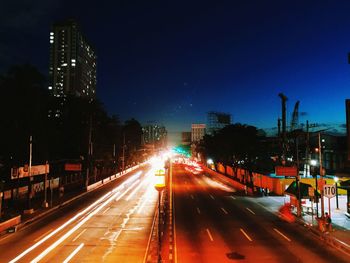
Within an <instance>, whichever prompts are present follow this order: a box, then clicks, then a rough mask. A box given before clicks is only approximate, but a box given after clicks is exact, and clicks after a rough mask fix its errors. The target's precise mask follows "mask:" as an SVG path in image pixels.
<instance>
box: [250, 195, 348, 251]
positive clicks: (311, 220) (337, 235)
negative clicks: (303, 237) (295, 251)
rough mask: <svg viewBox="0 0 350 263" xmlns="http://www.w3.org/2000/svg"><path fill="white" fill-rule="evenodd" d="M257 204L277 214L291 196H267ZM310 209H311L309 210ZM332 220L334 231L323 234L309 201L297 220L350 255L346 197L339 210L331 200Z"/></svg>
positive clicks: (340, 198)
mask: <svg viewBox="0 0 350 263" xmlns="http://www.w3.org/2000/svg"><path fill="white" fill-rule="evenodd" d="M255 201H256V202H258V203H260V204H262V205H263V206H265V207H267V208H268V209H269V210H270V211H271V212H274V213H277V212H278V209H279V208H280V207H281V206H282V205H283V204H284V203H287V202H289V201H290V198H289V196H267V197H260V198H256V199H255ZM324 204H325V206H324V209H325V210H324V211H325V212H329V207H328V199H327V198H325V200H324ZM308 207H309V208H308ZM330 207H331V211H330V212H331V218H332V228H333V230H332V231H330V232H327V233H322V232H321V231H320V230H319V227H318V224H317V220H316V214H314V215H313V217H312V212H311V202H309V201H307V202H306V204H305V205H303V213H302V217H301V218H300V219H299V220H297V222H298V223H300V224H303V225H304V226H305V227H307V228H308V229H309V230H310V231H312V233H314V234H315V235H317V236H318V237H320V238H321V239H323V240H324V241H325V242H327V243H328V244H330V245H332V246H333V247H336V248H338V249H340V250H342V251H344V252H346V253H348V254H349V255H350V218H348V217H347V216H346V214H345V212H346V196H339V209H336V199H335V198H332V199H331V200H330ZM318 209H319V216H321V204H319V207H318ZM315 210H316V205H315V204H314V211H315ZM295 212H296V211H295Z"/></svg>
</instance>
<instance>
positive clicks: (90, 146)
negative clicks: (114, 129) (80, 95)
mask: <svg viewBox="0 0 350 263" xmlns="http://www.w3.org/2000/svg"><path fill="white" fill-rule="evenodd" d="M91 157H92V116H91V115H90V121H89V138H88V156H87V160H86V162H87V165H86V166H87V168H86V178H85V187H86V188H87V187H88V186H89V177H90V173H91Z"/></svg>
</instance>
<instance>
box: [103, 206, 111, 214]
mask: <svg viewBox="0 0 350 263" xmlns="http://www.w3.org/2000/svg"><path fill="white" fill-rule="evenodd" d="M109 209H111V208H110V207H107V209H106V210H105V211H103V212H102V214H105V213H106V212H107V211H108V210H109Z"/></svg>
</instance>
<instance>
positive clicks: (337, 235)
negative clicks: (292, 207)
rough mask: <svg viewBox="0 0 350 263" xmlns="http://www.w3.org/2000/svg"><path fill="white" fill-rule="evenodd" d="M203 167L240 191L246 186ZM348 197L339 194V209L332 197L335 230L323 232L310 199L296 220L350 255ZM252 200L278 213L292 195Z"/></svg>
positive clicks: (209, 173) (326, 207)
mask: <svg viewBox="0 0 350 263" xmlns="http://www.w3.org/2000/svg"><path fill="white" fill-rule="evenodd" d="M203 169H204V171H205V173H206V174H207V175H209V176H212V177H215V178H216V179H217V180H219V181H221V182H224V183H227V184H229V185H231V186H233V187H235V188H237V189H239V190H240V191H242V190H241V189H242V188H244V184H242V183H241V182H239V181H237V180H236V179H234V178H229V177H227V176H225V175H222V174H220V173H218V172H216V171H212V170H210V169H208V168H207V167H205V166H203ZM245 189H247V188H245ZM248 190H250V191H247V194H248V195H249V196H253V195H254V194H253V193H252V189H250V187H248ZM346 199H347V197H346V196H345V195H341V196H338V206H339V209H337V208H336V207H337V206H336V197H334V198H331V199H330V208H331V211H330V215H331V219H332V227H333V231H330V232H327V233H323V232H321V231H320V230H319V226H318V224H317V220H316V212H314V215H313V216H312V212H311V211H312V210H311V202H310V201H308V200H306V203H305V204H303V213H302V217H301V218H299V219H298V220H297V221H296V222H297V223H299V224H301V225H303V226H305V227H307V228H308V229H309V230H310V231H311V232H312V233H313V234H315V235H316V236H318V237H319V238H321V239H322V240H324V241H325V242H326V243H327V244H329V245H331V246H333V247H335V248H337V249H339V250H342V251H343V252H345V253H347V254H348V255H350V218H349V217H348V216H347V215H346V206H347V204H346ZM252 200H254V201H255V202H257V203H260V204H261V205H263V206H264V207H265V208H267V209H268V210H270V211H271V212H272V213H276V214H277V213H278V210H279V208H280V207H281V206H282V205H284V204H285V203H290V196H288V195H285V196H274V195H270V196H264V197H254V198H253V199H252ZM313 208H314V211H316V204H313ZM318 211H319V216H321V200H320V203H319V204H318ZM324 212H328V213H329V205H328V198H324ZM295 214H296V211H295Z"/></svg>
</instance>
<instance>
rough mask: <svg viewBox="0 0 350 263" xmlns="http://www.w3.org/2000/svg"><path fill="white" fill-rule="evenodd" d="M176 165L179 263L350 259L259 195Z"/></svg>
mask: <svg viewBox="0 0 350 263" xmlns="http://www.w3.org/2000/svg"><path fill="white" fill-rule="evenodd" d="M173 168H174V169H173V199H174V207H173V210H174V227H173V229H174V237H175V238H174V246H175V250H174V251H175V253H174V257H173V258H174V262H181V263H185V262H237V261H239V262H269V263H271V262H349V261H348V257H346V256H345V255H343V254H341V253H340V252H338V251H335V250H334V249H332V248H330V247H328V246H327V245H326V244H323V243H322V241H320V240H317V239H316V238H315V237H313V236H312V235H311V234H310V233H309V232H307V230H306V228H304V227H302V226H300V225H298V224H289V223H287V222H283V221H281V220H280V219H279V218H278V216H277V215H275V214H273V213H271V212H270V211H269V210H268V209H267V208H266V207H264V206H262V205H261V204H259V202H257V198H254V197H246V196H242V194H240V193H237V192H235V189H233V188H231V187H229V186H226V185H223V184H221V183H219V182H216V181H215V180H213V179H211V178H210V177H208V176H206V175H204V174H203V173H199V174H193V173H192V172H190V171H186V170H185V169H184V165H182V164H181V165H179V164H175V165H173Z"/></svg>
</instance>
